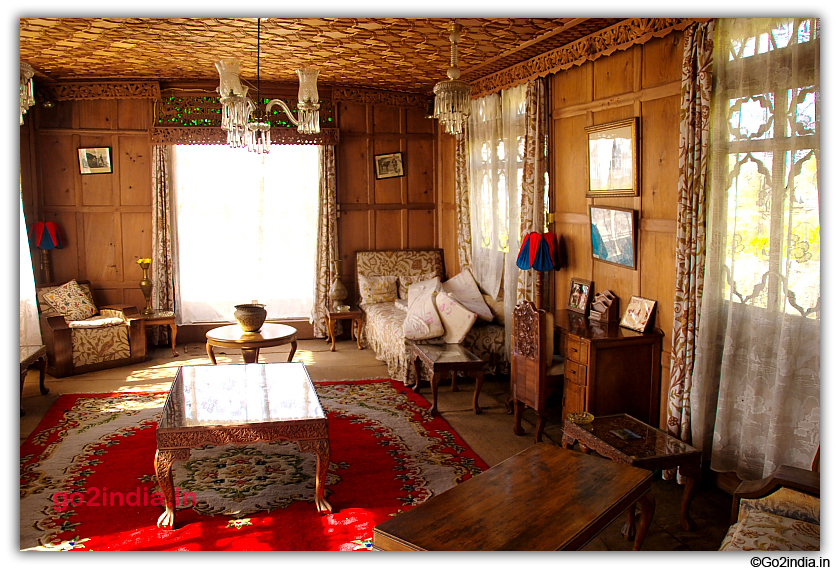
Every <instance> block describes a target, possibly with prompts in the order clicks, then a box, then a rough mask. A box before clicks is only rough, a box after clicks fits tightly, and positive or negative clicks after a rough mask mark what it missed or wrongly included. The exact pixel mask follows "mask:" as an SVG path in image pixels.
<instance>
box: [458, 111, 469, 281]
mask: <svg viewBox="0 0 840 570" xmlns="http://www.w3.org/2000/svg"><path fill="white" fill-rule="evenodd" d="M468 132H469V126H468V125H467V126H466V127H465V129H464V132H463V133H461V134H459V135H457V137H456V139H455V220H456V223H457V225H458V228H457V232H458V264H459V265H460V267H461V270H464V269H466V268H468V267H470V265H471V264H472V233H471V229H470V152H469V149H468V147H467V143H468V141H469V134H468Z"/></svg>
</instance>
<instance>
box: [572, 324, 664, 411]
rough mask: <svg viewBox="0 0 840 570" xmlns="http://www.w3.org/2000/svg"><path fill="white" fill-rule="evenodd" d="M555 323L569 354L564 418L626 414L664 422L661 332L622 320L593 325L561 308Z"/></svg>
mask: <svg viewBox="0 0 840 570" xmlns="http://www.w3.org/2000/svg"><path fill="white" fill-rule="evenodd" d="M555 326H556V327H557V332H558V333H559V337H560V338H559V340H560V342H559V346H560V351H561V352H562V353H563V355H564V356H565V357H566V369H565V373H564V379H563V417H566V415H568V413H569V412H590V413H591V414H593V415H596V416H604V415H608V414H618V413H626V414H629V415H631V416H633V417H634V418H636V419H639V420H641V421H643V422H645V423H648V424H650V425H652V426H658V425H659V390H660V381H661V375H662V364H661V353H662V338H663V336H664V335H663V334H662V332H661V331H659V330H654V331H652V332H647V333H639V332H636V331H632V330H630V329H626V328H623V327H619V326H618V324H617V323H613V324H610V325H604V326H593V325H591V324H590V323H589V320H588V319H587V318H585V317H584V316H583V315H579V314H577V313H573V312H570V311H561V312H560V314H558V316H557V321H556V323H555Z"/></svg>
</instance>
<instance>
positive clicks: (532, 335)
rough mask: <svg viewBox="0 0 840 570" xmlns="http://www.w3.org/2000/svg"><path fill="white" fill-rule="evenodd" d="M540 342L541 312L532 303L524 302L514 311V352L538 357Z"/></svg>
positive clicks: (529, 356)
mask: <svg viewBox="0 0 840 570" xmlns="http://www.w3.org/2000/svg"><path fill="white" fill-rule="evenodd" d="M539 343H540V314H539V312H538V311H537V310H536V309H535V308H534V305H533V304H532V303H523V304H521V305H519V306H517V307H516V308H515V309H514V311H513V352H514V354H521V355H522V356H524V357H526V358H531V359H535V358H537V354H538V350H539Z"/></svg>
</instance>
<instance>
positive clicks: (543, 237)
mask: <svg viewBox="0 0 840 570" xmlns="http://www.w3.org/2000/svg"><path fill="white" fill-rule="evenodd" d="M556 242H557V236H555V235H554V234H553V233H552V232H546V233H544V234H541V233H539V232H531V233H529V234H526V235H525V237H524V238H522V246H521V247H520V248H519V256H518V257H517V258H516V266H517V267H518V268H519V269H536V270H537V271H550V270H552V269H556V268H558V267H559V265H560V264H559V263H558V260H557V248H556Z"/></svg>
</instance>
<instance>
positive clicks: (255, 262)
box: [172, 145, 319, 324]
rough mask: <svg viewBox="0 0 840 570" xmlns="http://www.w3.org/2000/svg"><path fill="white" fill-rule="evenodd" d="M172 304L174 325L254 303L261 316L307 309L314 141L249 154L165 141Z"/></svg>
mask: <svg viewBox="0 0 840 570" xmlns="http://www.w3.org/2000/svg"><path fill="white" fill-rule="evenodd" d="M172 154H173V156H172V160H173V164H174V168H173V172H172V183H173V184H172V185H173V198H174V204H175V206H174V209H175V212H174V216H173V218H174V223H175V228H176V229H175V232H174V234H175V240H174V241H175V245H176V247H175V250H176V254H175V255H176V258H177V260H176V264H175V266H176V267H177V271H176V284H175V292H176V305H177V307H178V312H179V315H180V321H181V322H182V323H184V324H188V323H202V322H232V321H233V312H234V305H237V304H239V303H250V302H251V301H252V300H257V301H258V302H260V303H263V304H265V305H266V310H267V311H268V319H278V318H298V317H299V318H305V319H309V317H310V314H311V312H312V304H313V301H314V298H313V297H314V291H315V261H316V244H317V232H318V219H317V218H318V185H319V176H318V174H319V157H318V147H317V146H314V145H277V146H275V147H272V149H271V153H269V154H267V155H257V154H253V153H248V152H244V151H241V152H238V151H237V150H234V149H230V148H228V147H226V146H216V145H185V146H181V145H176V146H174V147H172Z"/></svg>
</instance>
